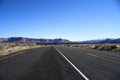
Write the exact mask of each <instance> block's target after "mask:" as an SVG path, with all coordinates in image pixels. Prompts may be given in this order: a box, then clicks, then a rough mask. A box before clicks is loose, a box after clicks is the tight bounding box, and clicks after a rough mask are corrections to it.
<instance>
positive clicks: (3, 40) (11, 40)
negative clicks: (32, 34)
mask: <svg viewBox="0 0 120 80" xmlns="http://www.w3.org/2000/svg"><path fill="white" fill-rule="evenodd" d="M36 42H40V43H68V42H70V41H69V40H67V39H61V38H59V39H34V38H24V37H11V38H0V43H36Z"/></svg>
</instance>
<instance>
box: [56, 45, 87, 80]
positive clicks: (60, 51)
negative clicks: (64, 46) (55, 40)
mask: <svg viewBox="0 0 120 80" xmlns="http://www.w3.org/2000/svg"><path fill="white" fill-rule="evenodd" d="M54 48H55V49H56V50H57V51H58V52H59V53H60V54H61V55H62V57H63V58H65V60H67V61H68V63H69V64H70V65H71V66H72V67H73V68H75V70H76V71H77V72H78V73H79V74H80V75H81V76H82V77H83V78H84V79H85V80H89V79H88V78H87V77H86V76H85V75H84V74H83V73H82V72H81V71H80V70H79V69H78V68H77V67H76V66H75V65H74V64H73V63H72V62H71V61H70V60H69V59H68V58H67V57H65V56H64V55H63V53H62V52H61V51H60V50H58V49H57V48H56V47H55V46H54Z"/></svg>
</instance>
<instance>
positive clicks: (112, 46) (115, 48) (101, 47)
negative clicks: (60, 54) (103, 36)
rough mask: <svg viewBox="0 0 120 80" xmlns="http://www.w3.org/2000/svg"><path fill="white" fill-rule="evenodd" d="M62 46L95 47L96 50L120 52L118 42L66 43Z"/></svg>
mask: <svg viewBox="0 0 120 80" xmlns="http://www.w3.org/2000/svg"><path fill="white" fill-rule="evenodd" d="M64 46H66V47H75V48H82V49H96V50H103V51H109V52H118V53H120V44H67V45H64Z"/></svg>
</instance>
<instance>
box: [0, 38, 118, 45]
mask: <svg viewBox="0 0 120 80" xmlns="http://www.w3.org/2000/svg"><path fill="white" fill-rule="evenodd" d="M36 42H39V43H72V44H93V43H120V38H117V39H109V38H108V39H104V40H87V41H78V42H76V41H70V40H68V39H61V38H58V39H35V38H25V37H10V38H0V43H36Z"/></svg>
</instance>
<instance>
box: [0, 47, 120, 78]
mask: <svg viewBox="0 0 120 80" xmlns="http://www.w3.org/2000/svg"><path fill="white" fill-rule="evenodd" d="M0 80H120V55H119V54H111V53H109V52H103V51H97V50H86V49H79V48H67V47H42V48H37V49H31V50H26V51H23V52H19V54H18V53H15V55H14V56H9V57H7V58H2V59H0Z"/></svg>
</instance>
